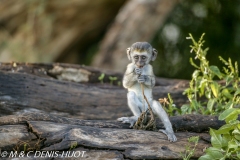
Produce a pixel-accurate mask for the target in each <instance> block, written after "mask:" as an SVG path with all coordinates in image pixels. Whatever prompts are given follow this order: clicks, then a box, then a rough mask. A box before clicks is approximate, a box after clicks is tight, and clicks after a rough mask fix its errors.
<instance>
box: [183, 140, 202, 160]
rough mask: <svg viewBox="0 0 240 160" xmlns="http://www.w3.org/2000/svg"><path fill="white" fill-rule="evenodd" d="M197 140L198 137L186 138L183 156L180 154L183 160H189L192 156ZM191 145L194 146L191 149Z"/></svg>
mask: <svg viewBox="0 0 240 160" xmlns="http://www.w3.org/2000/svg"><path fill="white" fill-rule="evenodd" d="M198 140H199V136H192V137H190V138H188V144H187V146H186V147H185V153H184V154H183V153H181V156H182V158H183V160H189V159H190V158H191V157H192V156H193V154H194V152H195V149H196V147H197V144H198ZM192 143H193V144H194V146H193V147H192V148H191V144H192Z"/></svg>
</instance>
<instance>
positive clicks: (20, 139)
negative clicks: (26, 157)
mask: <svg viewBox="0 0 240 160" xmlns="http://www.w3.org/2000/svg"><path fill="white" fill-rule="evenodd" d="M192 116H193V117H192V118H197V119H200V118H202V117H201V116H200V117H198V116H196V115H195V116H194V115H192ZM185 118H186V117H185ZM205 118H207V117H205ZM178 119H179V120H181V119H182V120H183V119H184V117H182V118H181V117H178ZM172 123H174V121H172ZM190 124H191V122H190ZM0 135H1V136H0V148H1V149H2V151H8V153H9V152H10V151H13V149H15V150H17V151H18V152H19V151H21V150H23V148H24V146H25V151H26V152H28V151H32V150H34V149H36V150H37V151H49V152H51V151H59V152H60V153H62V152H63V151H69V149H70V148H72V149H73V151H86V154H85V158H89V159H95V158H96V157H99V158H100V157H101V158H103V159H114V158H116V159H181V154H180V153H184V152H185V147H184V146H187V145H190V146H192V144H188V140H187V139H188V138H189V137H191V136H200V140H199V143H198V145H197V147H196V150H195V153H194V155H193V157H192V158H198V157H200V156H201V155H202V154H203V150H204V148H206V147H209V143H208V142H207V141H206V140H209V135H208V134H207V133H193V132H177V133H176V136H177V138H178V141H177V142H174V143H170V142H169V141H168V140H167V137H166V136H165V135H164V134H163V133H160V132H153V131H142V130H133V129H129V128H128V127H127V126H126V124H122V123H120V122H116V121H90V120H88V121H86V120H77V119H69V118H64V117H58V116H54V115H47V114H37V113H35V114H34V113H29V114H24V115H19V116H6V117H0ZM24 144H25V145H24ZM73 146H74V147H73ZM32 153H34V152H32ZM31 156H32V158H34V155H31ZM109 156H110V157H111V158H109ZM35 158H36V157H35ZM45 159H47V158H45Z"/></svg>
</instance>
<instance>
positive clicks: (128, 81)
mask: <svg viewBox="0 0 240 160" xmlns="http://www.w3.org/2000/svg"><path fill="white" fill-rule="evenodd" d="M134 69H135V67H134V65H133V64H129V65H128V66H127V70H126V72H125V74H124V76H123V87H124V88H127V89H128V88H131V87H132V86H133V85H134V84H135V83H137V81H138V79H137V78H138V75H137V74H136V73H135V71H134Z"/></svg>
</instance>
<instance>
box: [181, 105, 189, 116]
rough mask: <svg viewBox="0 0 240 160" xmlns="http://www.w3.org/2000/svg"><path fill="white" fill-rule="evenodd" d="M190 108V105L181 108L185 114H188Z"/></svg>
mask: <svg viewBox="0 0 240 160" xmlns="http://www.w3.org/2000/svg"><path fill="white" fill-rule="evenodd" d="M189 108H190V106H189V105H188V104H184V105H182V107H181V111H182V113H183V114H186V113H187V112H188V109H189Z"/></svg>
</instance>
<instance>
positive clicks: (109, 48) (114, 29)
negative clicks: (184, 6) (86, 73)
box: [92, 0, 179, 72]
mask: <svg viewBox="0 0 240 160" xmlns="http://www.w3.org/2000/svg"><path fill="white" fill-rule="evenodd" d="M178 2H179V1H178V0H171V1H169V0H161V1H158V0H157V1H156V0H132V1H128V3H126V5H125V6H124V7H123V8H122V9H121V11H120V12H119V13H118V15H117V17H116V18H115V21H114V23H113V24H112V26H111V27H110V29H109V30H108V32H107V33H106V34H105V37H104V39H103V41H102V43H101V44H100V49H99V51H98V52H97V54H96V57H95V58H94V60H93V63H92V65H94V66H97V67H100V66H101V67H102V68H105V69H107V68H111V69H112V70H115V71H121V72H122V71H123V70H124V68H125V66H126V65H127V62H128V60H127V56H126V54H125V53H126V51H125V50H126V48H128V47H130V45H131V44H133V43H134V42H137V41H151V40H152V38H153V37H154V35H155V33H156V31H157V30H158V29H159V28H160V26H161V25H163V23H164V21H165V19H166V18H167V16H168V15H169V13H170V12H171V11H172V10H173V8H174V7H175V5H176V4H177V3H178Z"/></svg>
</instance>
